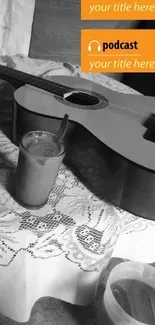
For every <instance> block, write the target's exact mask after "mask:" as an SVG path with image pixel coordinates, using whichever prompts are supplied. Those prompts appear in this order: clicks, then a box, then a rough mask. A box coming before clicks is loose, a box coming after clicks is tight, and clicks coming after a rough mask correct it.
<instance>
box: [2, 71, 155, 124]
mask: <svg viewBox="0 0 155 325" xmlns="http://www.w3.org/2000/svg"><path fill="white" fill-rule="evenodd" d="M8 71H10V72H8ZM0 74H2V75H4V77H6V76H7V77H10V75H12V77H15V76H16V79H17V80H18V81H20V80H19V76H21V79H22V81H23V82H26V80H25V79H27V83H29V84H30V85H33V86H34V87H35V86H36V85H38V86H40V88H42V87H44V90H46V91H49V92H52V91H53V90H54V89H56V88H57V89H60V90H63V92H64V90H65V91H73V88H71V87H69V86H65V85H61V84H59V83H57V82H54V81H52V80H49V79H43V78H41V77H38V76H35V75H30V74H28V73H24V72H22V71H20V70H15V69H13V68H10V67H6V66H2V65H1V66H0ZM30 80H33V81H34V82H32V81H30ZM84 91H87V90H84ZM57 96H60V97H61V98H62V95H59V94H57ZM103 96H104V94H103ZM138 96H142V95H141V94H140V95H138ZM106 107H107V108H110V109H113V110H115V111H116V112H120V113H123V114H126V115H130V116H135V117H136V118H147V116H146V115H144V114H139V113H136V112H133V111H129V110H128V111H127V110H126V109H124V108H122V107H121V106H118V105H115V104H112V103H110V102H109V103H108V104H107V105H106V106H105V107H104V108H106ZM150 120H153V121H154V120H155V117H153V116H150Z"/></svg>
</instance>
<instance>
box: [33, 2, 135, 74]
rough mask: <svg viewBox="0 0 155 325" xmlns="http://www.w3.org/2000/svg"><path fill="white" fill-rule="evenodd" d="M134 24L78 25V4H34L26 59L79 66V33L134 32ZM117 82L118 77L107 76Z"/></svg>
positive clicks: (85, 23) (79, 22) (86, 22)
mask: <svg viewBox="0 0 155 325" xmlns="http://www.w3.org/2000/svg"><path fill="white" fill-rule="evenodd" d="M137 23H138V22H137V21H117V20H114V21H111V20H107V21H106V20H103V21H81V19H80V0H63V1H62V0H52V1H51V0H44V1H42V0H36V6H35V12H34V20H33V27H32V36H31V43H30V51H29V57H32V58H39V59H46V60H56V61H61V62H69V63H73V64H80V30H81V29H82V28H85V29H86V28H88V29H113V28H114V29H117V28H118V29H120V28H125V29H128V28H135V27H136V26H137ZM108 75H110V76H112V77H114V78H116V79H118V80H120V79H121V74H108Z"/></svg>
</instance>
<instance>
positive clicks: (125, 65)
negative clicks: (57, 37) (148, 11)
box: [81, 29, 155, 72]
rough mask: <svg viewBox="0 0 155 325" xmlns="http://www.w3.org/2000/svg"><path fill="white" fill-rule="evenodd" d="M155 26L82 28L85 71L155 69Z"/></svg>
mask: <svg viewBox="0 0 155 325" xmlns="http://www.w3.org/2000/svg"><path fill="white" fill-rule="evenodd" d="M153 40H155V30H137V29H135V30H132V29H128V30H126V29H113V30H112V29H108V30H107V29H106V30H105V29H104V30H100V29H99V30H94V29H89V30H88V29H87V30H85V29H83V30H81V71H82V72H155V42H154V41H153Z"/></svg>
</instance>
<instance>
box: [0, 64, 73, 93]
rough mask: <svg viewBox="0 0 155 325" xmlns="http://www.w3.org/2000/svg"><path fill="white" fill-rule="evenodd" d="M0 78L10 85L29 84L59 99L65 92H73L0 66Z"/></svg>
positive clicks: (64, 87)
mask: <svg viewBox="0 0 155 325" xmlns="http://www.w3.org/2000/svg"><path fill="white" fill-rule="evenodd" d="M0 78H2V79H4V80H6V81H8V82H10V83H15V84H21V86H22V85H24V84H29V85H31V86H34V87H37V88H40V89H43V90H46V91H48V92H50V93H53V94H55V95H57V96H60V97H62V96H63V95H64V94H65V93H66V92H70V91H72V90H73V89H72V88H71V87H68V86H65V85H60V84H58V83H56V82H54V81H52V80H51V81H50V80H46V79H42V78H40V77H37V76H34V75H30V74H28V73H25V72H22V71H19V70H14V69H12V68H8V67H6V66H3V65H0Z"/></svg>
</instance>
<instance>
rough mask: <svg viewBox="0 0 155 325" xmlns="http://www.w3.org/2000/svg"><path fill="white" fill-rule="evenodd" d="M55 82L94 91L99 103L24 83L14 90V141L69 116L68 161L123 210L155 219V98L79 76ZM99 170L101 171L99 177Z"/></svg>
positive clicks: (53, 127) (50, 127)
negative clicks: (153, 135) (152, 133)
mask: <svg viewBox="0 0 155 325" xmlns="http://www.w3.org/2000/svg"><path fill="white" fill-rule="evenodd" d="M52 80H53V81H54V82H56V83H58V84H60V85H62V84H63V85H66V86H67V87H73V88H74V89H75V90H78V91H83V92H88V94H93V96H94V97H95V96H96V97H97V98H98V102H97V100H96V102H95V100H94V98H93V100H94V103H95V104H94V105H86V106H84V105H83V104H81V103H80V104H79V102H78V100H77V98H76V96H75V98H71V101H70V100H69V97H70V94H69V96H67V95H65V96H64V98H63V99H62V98H58V97H57V96H54V95H53V94H50V93H48V92H45V91H43V90H40V89H37V88H35V87H31V86H28V85H26V86H23V87H21V88H19V89H17V90H16V91H15V94H14V98H15V107H14V114H13V116H14V117H13V141H14V143H15V144H17V145H18V144H19V140H20V137H21V136H22V135H23V134H24V133H26V132H28V131H30V130H47V131H50V132H56V131H57V129H58V127H59V125H60V122H61V119H62V118H63V116H64V114H68V115H69V119H70V121H71V122H70V125H69V130H68V133H67V137H66V139H65V140H66V147H67V155H66V161H68V163H69V164H71V165H72V166H73V167H74V168H75V169H76V172H77V173H78V172H79V175H80V176H81V177H82V180H83V182H85V181H86V182H87V183H89V185H90V189H91V190H92V191H94V192H95V193H97V195H99V196H100V197H104V198H105V199H107V200H108V201H110V202H113V203H114V204H116V205H117V206H119V207H120V208H122V209H124V210H127V211H129V212H131V213H133V214H136V215H138V216H141V217H144V218H148V219H152V220H155V200H154V191H155V144H154V142H153V141H150V139H149V140H147V139H145V134H147V131H148V130H150V128H151V129H153V127H154V126H153V125H154V118H152V116H153V114H155V98H153V97H144V96H141V95H128V94H120V93H117V92H114V91H111V90H109V89H108V88H105V87H103V86H100V85H98V84H96V83H93V82H90V81H88V80H85V79H81V78H77V77H66V76H54V77H53V78H52ZM71 97H73V96H71ZM84 99H85V98H84ZM76 100H77V102H76ZM100 102H101V103H102V104H101V105H100ZM124 108H125V111H124ZM75 147H76V148H78V150H75ZM93 151H94V153H95V155H96V156H95V160H94V157H93V159H92V156H91V155H92V152H93ZM90 152H91V154H90ZM80 159H81V160H80ZM93 161H94V162H93ZM83 163H84V166H85V168H83V167H82V166H83ZM80 166H81V167H80ZM88 170H91V171H92V173H88ZM96 170H98V171H99V170H100V173H98V174H97V173H96V176H95V177H96V178H95V179H93V178H94V175H95V171H96Z"/></svg>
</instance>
